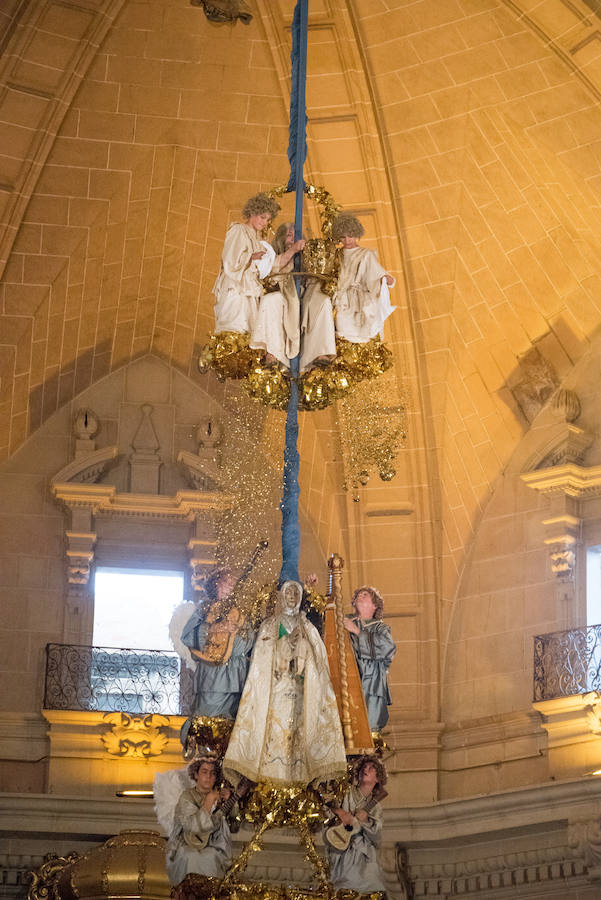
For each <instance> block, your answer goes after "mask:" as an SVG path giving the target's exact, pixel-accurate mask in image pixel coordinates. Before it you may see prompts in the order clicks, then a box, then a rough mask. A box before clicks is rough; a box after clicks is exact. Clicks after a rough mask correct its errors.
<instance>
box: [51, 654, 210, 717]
mask: <svg viewBox="0 0 601 900" xmlns="http://www.w3.org/2000/svg"><path fill="white" fill-rule="evenodd" d="M192 699H193V683H192V676H191V674H190V672H189V671H188V670H187V669H185V668H183V667H182V666H181V664H180V658H179V656H178V655H177V654H176V653H169V652H166V651H163V650H128V649H123V648H116V647H86V646H77V645H71V644H48V645H47V646H46V685H45V692H44V707H45V709H70V710H71V709H72V710H101V711H106V712H115V711H116V712H128V713H144V714H146V713H162V714H163V715H183V716H187V715H188V714H189V712H188V711H189V709H190V707H191V703H192Z"/></svg>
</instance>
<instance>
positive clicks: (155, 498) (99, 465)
mask: <svg viewBox="0 0 601 900" xmlns="http://www.w3.org/2000/svg"><path fill="white" fill-rule="evenodd" d="M141 413H142V419H141V422H140V425H139V427H138V430H137V432H136V434H135V437H134V439H133V441H132V453H131V454H130V456H129V466H130V472H131V478H130V484H131V487H132V490H130V491H128V492H123V491H119V490H118V489H117V487H116V486H115V485H113V484H109V483H104V482H102V483H100V479H105V480H107V473H108V472H109V469H110V467H111V466H112V465H116V464H118V462H119V460H120V456H119V451H118V448H117V447H116V446H108V447H102V448H101V449H99V450H97V449H96V446H95V443H94V441H93V440H92V437H93V434H95V432H96V430H97V427H98V420H97V418H96V417H95V416H94V414H93V412H92V411H91V410H78V412H77V414H76V417H75V424H74V433H75V437H76V442H75V459H74V460H73V461H72V462H70V463H69V464H68V465H66V466H65V467H64V468H62V469H61V470H60V471H59V472H57V473H56V474H55V475H54V477H53V478H52V479H51V483H50V486H51V491H52V494H53V495H54V497H55V498H56V499H57V500H58V501H59V502H60V503H62V505H63V506H64V507H65V509H66V510H67V512H68V524H67V527H66V529H65V557H66V564H67V579H66V581H67V604H66V605H67V616H66V617H65V621H66V626H65V627H66V629H67V630H66V633H65V636H64V637H65V640H67V641H68V642H80V643H89V641H90V639H91V634H92V603H91V598H90V592H91V583H92V582H91V576H92V572H93V569H94V565H95V564H98V563H102V564H105V565H121V566H124V567H125V566H128V565H129V566H132V565H137V564H138V565H139V564H143V565H150V566H151V567H152V565H154V568H168V567H173V568H179V567H180V566H181V565H182V563H183V564H184V565H186V564H188V565H189V566H190V575H191V583H192V588H193V589H195V588H196V587H197V585H198V583H199V581H200V576H201V573H203V572H204V571H205V570H206V568H207V567H208V566H210V565H213V564H214V560H215V540H214V526H215V520H216V518H218V517H219V516H220V515H222V513H223V512H224V511H225V510H226V509H228V508H229V507H230V506H231V503H232V498H231V496H230V495H228V494H226V493H225V492H224V491H222V490H221V489H220V484H219V482H220V472H219V464H218V461H217V460H216V459H215V452H216V446H217V444H218V443H220V441H221V430H220V426H218V425H217V424H215V423H214V424H213V425H212V426H211V427H209V426H208V425H207V423H206V422H205V423H203V424H202V434H203V435H205V437H204V440H203V438H202V436H198V435H197V441H198V443H199V453H198V454H194V453H191V452H189V451H181V452H180V453H179V455H178V457H177V461H178V463H179V465H180V467H181V469H182V470H183V474H184V477H185V480H186V481H187V482H188V484H189V485H190V489H189V490H178V491H176V493H175V494H172V495H165V494H159V492H158V491H159V478H158V471H159V467H160V465H161V459H160V457H159V452H158V451H159V449H160V448H159V444H158V439H157V436H156V432H155V429H154V426H153V423H152V406H151V405H150V404H144V405H143V406H142V407H141ZM92 429H93V430H92ZM90 431H92V433H91V434H90ZM207 431H208V435H207ZM211 435H213V444H212V446H211V447H208V446H207V443H210V438H211ZM207 451H210V452H207ZM211 453H212V454H213V455H210V454H211ZM134 487H135V488H136V490H133V488H134Z"/></svg>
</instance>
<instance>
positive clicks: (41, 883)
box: [27, 851, 79, 900]
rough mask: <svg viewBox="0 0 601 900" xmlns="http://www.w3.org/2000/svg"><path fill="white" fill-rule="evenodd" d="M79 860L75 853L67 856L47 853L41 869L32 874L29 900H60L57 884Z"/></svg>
mask: <svg viewBox="0 0 601 900" xmlns="http://www.w3.org/2000/svg"><path fill="white" fill-rule="evenodd" d="M78 859H79V854H78V853H75V852H74V851H73V852H71V853H67V855H66V856H58V855H57V854H56V853H47V854H46V856H45V857H44V862H43V863H42V865H41V866H40V868H39V869H36V870H35V871H33V872H31V873H30V877H31V884H30V885H29V891H28V892H27V900H58V893H57V882H58V879H59V877H60V875H61V874H62V872H63V871H64V869H65V868H66V867H67V866H70V865H72V864H73V863H74V862H76V861H77V860H78Z"/></svg>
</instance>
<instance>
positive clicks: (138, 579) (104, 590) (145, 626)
mask: <svg viewBox="0 0 601 900" xmlns="http://www.w3.org/2000/svg"><path fill="white" fill-rule="evenodd" d="M183 594H184V576H183V574H182V573H181V572H169V571H164V570H159V571H153V570H150V571H149V570H148V569H144V570H140V569H117V568H98V569H97V570H96V576H95V581H94V634H93V638H92V643H93V645H94V646H95V647H127V648H129V649H132V650H173V646H172V644H171V641H170V640H169V621H170V619H171V616H172V614H173V610H174V609H175V607H176V606H177V605H178V604H179V603H181V602H182V600H183Z"/></svg>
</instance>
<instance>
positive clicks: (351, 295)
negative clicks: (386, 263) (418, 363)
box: [332, 213, 396, 344]
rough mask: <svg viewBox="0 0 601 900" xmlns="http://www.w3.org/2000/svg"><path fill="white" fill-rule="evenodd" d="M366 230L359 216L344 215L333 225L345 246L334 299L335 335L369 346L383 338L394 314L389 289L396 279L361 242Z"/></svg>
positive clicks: (334, 234)
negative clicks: (387, 320)
mask: <svg viewBox="0 0 601 900" xmlns="http://www.w3.org/2000/svg"><path fill="white" fill-rule="evenodd" d="M364 233H365V230H364V228H363V225H362V224H361V222H360V221H359V219H357V218H356V216H351V215H348V214H347V213H341V214H340V215H339V216H337V217H336V219H335V220H334V223H333V225H332V237H333V238H334V240H335V241H338V242H339V243H341V244H342V263H341V265H340V274H339V276H338V286H337V288H336V293H335V294H334V298H333V305H334V309H335V312H336V335H337V337H341V338H344V339H345V340H347V341H350V342H351V343H353V344H366V343H367V342H368V341H370V340H371V339H372V338H375V337H377V336H378V335H380V336H381V335H382V332H383V330H384V322H385V321H386V319H387V318H388V317H389V316H390V315H391V314H392V313H393V312H394V310H395V308H396V307H394V306H391V303H390V294H389V291H388V288H389V287H393V286H394V284H395V280H394V278H393V277H392V275H390V274H389V272H387V271H386V269H384V268H383V266H382V265H380V262H379V261H378V257H377V256H376V254H375V253H374V252H373V251H372V250H368V249H367V247H360V246H359V240H360V239H361V238H362V237H363V234H364Z"/></svg>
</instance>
